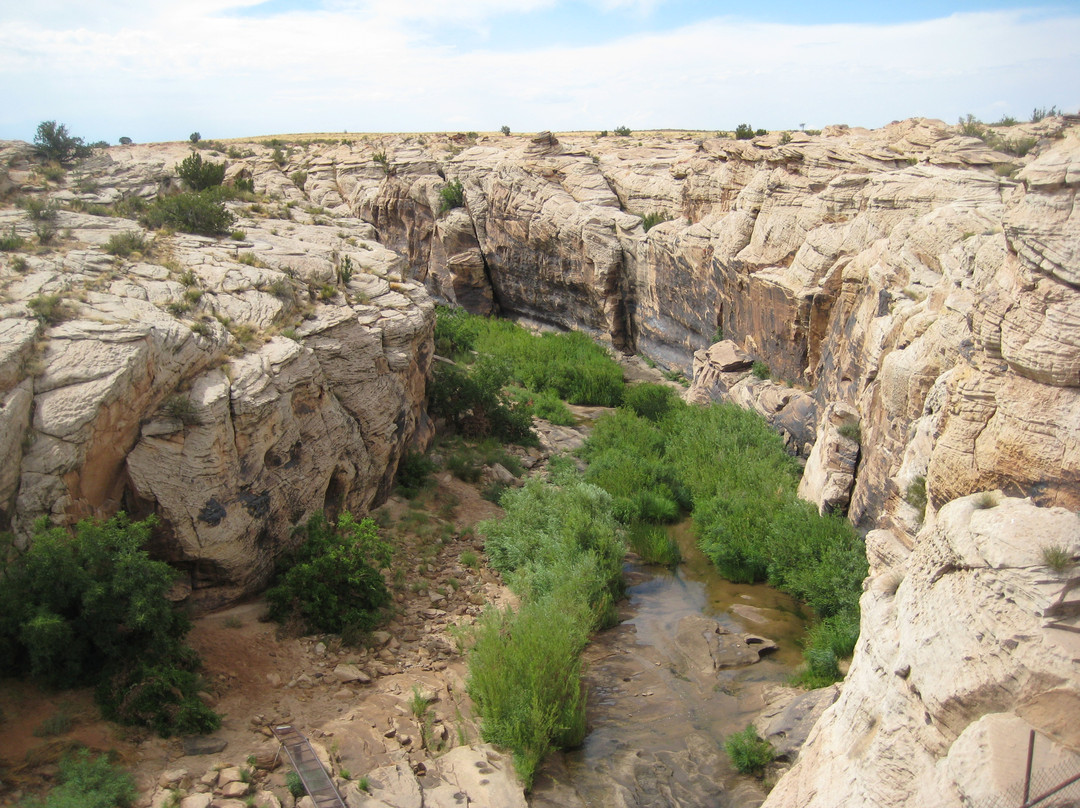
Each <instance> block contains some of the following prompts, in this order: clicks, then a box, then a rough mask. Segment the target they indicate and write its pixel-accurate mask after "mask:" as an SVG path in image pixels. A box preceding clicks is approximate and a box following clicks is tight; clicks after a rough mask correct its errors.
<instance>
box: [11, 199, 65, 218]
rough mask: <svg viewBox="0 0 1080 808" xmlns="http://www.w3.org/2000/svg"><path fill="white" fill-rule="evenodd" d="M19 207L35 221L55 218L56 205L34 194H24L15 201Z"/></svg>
mask: <svg viewBox="0 0 1080 808" xmlns="http://www.w3.org/2000/svg"><path fill="white" fill-rule="evenodd" d="M17 204H18V206H19V207H20V208H22V209H23V210H25V211H26V214H27V215H28V216H29V217H30V218H31V219H33V220H35V221H50V222H51V221H53V220H54V219H56V205H55V204H53V203H52V202H49V201H48V200H46V199H40V198H38V197H36V196H24V197H22V198H21V199H19V200H18V201H17Z"/></svg>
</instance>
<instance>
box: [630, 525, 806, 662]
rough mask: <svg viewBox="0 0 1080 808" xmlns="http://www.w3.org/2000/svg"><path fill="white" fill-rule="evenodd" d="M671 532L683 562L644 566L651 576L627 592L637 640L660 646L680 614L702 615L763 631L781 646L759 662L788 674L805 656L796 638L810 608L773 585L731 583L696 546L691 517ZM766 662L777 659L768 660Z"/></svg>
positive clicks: (730, 625)
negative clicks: (670, 565)
mask: <svg viewBox="0 0 1080 808" xmlns="http://www.w3.org/2000/svg"><path fill="white" fill-rule="evenodd" d="M668 533H669V535H670V536H671V537H672V538H673V539H675V540H676V541H677V542H678V544H679V549H680V550H681V551H682V556H683V561H682V563H681V564H680V565H679V567H678V569H676V570H674V571H668V570H664V569H660V568H656V567H645V568H644V569H645V570H647V571H648V572H649V573H650V574H651V576H652V578H651V580H648V581H645V582H644V583H641V584H638V585H637V586H634V587H632V588H631V590H630V592H629V595H630V605H631V607H632V609H633V617H631V618H630V620H629V621H628V622H629V623H631V624H632V625H633V626H634V627H635V628H636V629H637V638H638V642H640V643H642V644H644V645H657V644H658V643H659V642H660V641H661V639H662V638H664V637H670V636H671V634H672V633H673V632H674V627H675V624H677V623H678V621H679V619H680V618H682V617H685V616H686V615H688V614H704V615H708V616H709V617H712V618H713V619H715V620H716V621H717V622H718V623H720V625H722V626H723V627H724V628H726V629H728V630H729V631H734V632H743V633H749V634H761V635H763V636H765V637H768V638H769V639H771V640H774V641H775V642H776V643H777V645H779V646H780V649H779V651H777V652H776V653H775V654H773V655H772V656H771V657H767V658H766V659H764V660H762V662H761V663H758V664H759V665H762V666H764V667H768V668H777V667H779V668H782V669H783V670H781V671H774V673H777V675H778V677H779V679H778V680H779V681H783V680H785V679H786V678H787V677H789V676H790V675H791V673H792V672H793V670H794V668H796V667H797V666H798V665H799V663H800V662H801V661H802V651H801V649H800V647H799V645H798V642H799V640H801V639H802V637H803V635H804V634H805V633H806V623H807V621H808V620H809V618H810V617H811V614H810V613H809V612H808V610H807V609H806V607H803V606H800V604H799V603H798V602H797V601H796V600H795V599H794V598H792V597H791V596H790V595H786V594H784V593H783V592H780V591H779V590H777V589H773V588H772V587H771V586H766V585H764V584H733V583H731V582H730V581H726V580H724V579H723V578H721V577H720V576H719V575H718V574H717V572H716V568H715V567H714V566H713V564H712V562H711V561H709V559H708V558H706V557H705V554H704V553H702V552H701V550H699V549H698V546H697V537H696V535H695V534H694V530H693V526H692V524H691V523H690V522H689V521H685V522H681V523H679V524H678V525H672V526H671V527H670V528H669V529H668ZM639 569H641V568H639ZM767 662H772V663H773V664H772V665H765V663H767ZM755 667H756V666H755Z"/></svg>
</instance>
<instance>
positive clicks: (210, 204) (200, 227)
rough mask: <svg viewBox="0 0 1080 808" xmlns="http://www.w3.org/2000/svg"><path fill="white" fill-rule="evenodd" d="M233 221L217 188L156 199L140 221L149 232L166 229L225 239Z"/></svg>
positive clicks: (223, 197)
mask: <svg viewBox="0 0 1080 808" xmlns="http://www.w3.org/2000/svg"><path fill="white" fill-rule="evenodd" d="M233 220H234V217H233V215H232V214H231V213H230V212H229V211H228V210H226V208H225V194H224V193H223V192H222V189H221V188H220V187H217V188H207V189H206V190H203V191H188V192H185V193H181V194H174V195H171V196H159V197H158V198H157V199H155V200H154V202H153V203H152V204H151V205H149V206H148V207H147V208H146V210H145V211H143V213H142V215H141V216H140V218H139V221H140V222H142V224H143V225H144V226H146V227H149V228H150V229H152V230H157V229H159V228H162V227H168V228H172V229H173V230H179V231H181V232H183V233H197V234H199V235H203V236H224V235H228V233H229V231H230V229H231V228H232V224H233Z"/></svg>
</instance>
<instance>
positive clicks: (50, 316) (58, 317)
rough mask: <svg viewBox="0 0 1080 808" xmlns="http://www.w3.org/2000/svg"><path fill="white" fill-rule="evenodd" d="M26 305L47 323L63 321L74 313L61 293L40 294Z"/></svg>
mask: <svg viewBox="0 0 1080 808" xmlns="http://www.w3.org/2000/svg"><path fill="white" fill-rule="evenodd" d="M26 306H27V308H29V309H30V311H32V312H33V313H34V316H35V317H37V319H38V320H40V321H41V322H42V323H45V324H46V325H56V324H57V323H61V322H63V321H64V320H66V319H68V318H69V317H70V316H71V314H72V312H71V310H70V308H69V307H68V305H67V304H66V303H65V302H64V298H63V296H62V295H59V294H52V295H38V296H37V297H34V298H31V299H30V300H29V301H27V303H26Z"/></svg>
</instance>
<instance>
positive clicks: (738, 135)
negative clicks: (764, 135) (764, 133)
mask: <svg viewBox="0 0 1080 808" xmlns="http://www.w3.org/2000/svg"><path fill="white" fill-rule="evenodd" d="M753 136H754V127H752V126H751V125H750V124H748V123H740V124H739V125H738V126H736V127H735V139H736V140H750V138H752V137H753Z"/></svg>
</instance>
